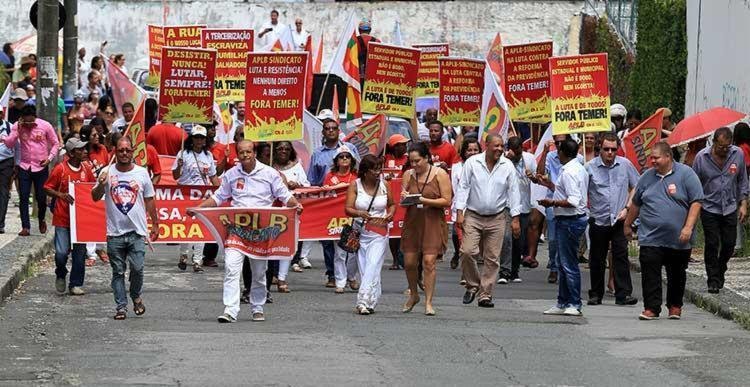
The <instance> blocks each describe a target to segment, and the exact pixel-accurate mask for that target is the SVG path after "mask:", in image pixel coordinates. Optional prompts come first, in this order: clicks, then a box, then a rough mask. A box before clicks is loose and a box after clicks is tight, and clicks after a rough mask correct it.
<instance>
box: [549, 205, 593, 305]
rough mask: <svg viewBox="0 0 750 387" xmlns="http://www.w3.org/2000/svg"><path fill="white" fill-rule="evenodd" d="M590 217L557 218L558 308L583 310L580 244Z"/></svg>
mask: <svg viewBox="0 0 750 387" xmlns="http://www.w3.org/2000/svg"><path fill="white" fill-rule="evenodd" d="M587 224H588V217H586V216H582V217H580V218H561V217H557V218H555V227H556V231H557V247H558V248H557V262H558V264H559V265H558V272H559V276H558V279H557V282H558V284H559V286H558V288H557V289H558V290H557V307H558V308H567V307H573V308H576V309H581V270H580V268H579V267H578V244H579V242H580V240H581V235H583V232H584V231H586V225H587Z"/></svg>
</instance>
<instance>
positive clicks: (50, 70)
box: [36, 0, 59, 127]
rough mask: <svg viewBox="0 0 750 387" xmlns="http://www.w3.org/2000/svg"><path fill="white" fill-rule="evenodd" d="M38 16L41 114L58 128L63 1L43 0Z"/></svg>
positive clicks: (38, 100) (38, 108)
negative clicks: (58, 65) (59, 37)
mask: <svg viewBox="0 0 750 387" xmlns="http://www.w3.org/2000/svg"><path fill="white" fill-rule="evenodd" d="M38 4H39V12H38V16H37V27H38V28H37V37H36V39H37V40H36V47H37V48H36V50H37V53H36V56H37V80H36V109H37V117H39V118H41V119H43V120H45V121H47V122H49V123H50V124H52V126H53V127H58V126H59V123H58V122H57V49H58V47H57V36H58V35H57V33H58V31H59V17H58V15H59V3H58V2H57V0H39V3H38Z"/></svg>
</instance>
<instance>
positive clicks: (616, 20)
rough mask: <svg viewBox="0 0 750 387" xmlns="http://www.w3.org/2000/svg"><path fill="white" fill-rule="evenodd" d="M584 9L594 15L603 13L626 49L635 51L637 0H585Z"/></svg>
mask: <svg viewBox="0 0 750 387" xmlns="http://www.w3.org/2000/svg"><path fill="white" fill-rule="evenodd" d="M586 11H593V13H594V14H595V15H596V16H601V14H602V13H605V14H606V15H607V19H608V20H609V22H610V23H612V26H613V27H614V28H615V31H617V34H618V35H620V39H622V42H623V44H624V45H625V47H626V48H627V49H628V51H630V52H635V44H636V41H637V38H638V28H637V24H636V22H637V21H638V0H586Z"/></svg>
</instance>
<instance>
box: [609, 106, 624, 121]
mask: <svg viewBox="0 0 750 387" xmlns="http://www.w3.org/2000/svg"><path fill="white" fill-rule="evenodd" d="M609 115H610V116H612V117H615V116H617V117H623V118H625V116H627V115H628V111H627V109H625V106H622V105H621V104H619V103H616V104H614V105H612V106H610V107H609Z"/></svg>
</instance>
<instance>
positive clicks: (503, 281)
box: [497, 277, 508, 285]
mask: <svg viewBox="0 0 750 387" xmlns="http://www.w3.org/2000/svg"><path fill="white" fill-rule="evenodd" d="M497 283H499V284H502V285H507V284H508V279H507V278H505V277H501V278H500V279H499V280H497Z"/></svg>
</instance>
